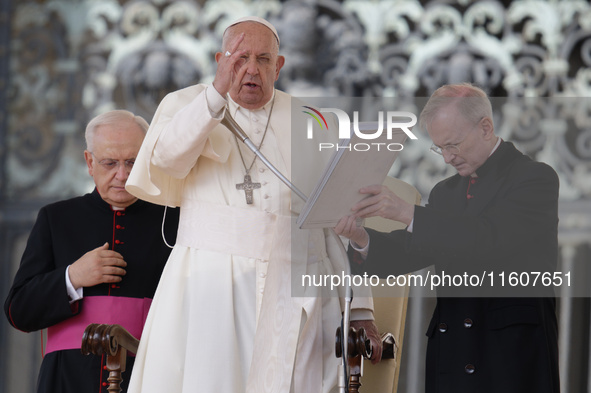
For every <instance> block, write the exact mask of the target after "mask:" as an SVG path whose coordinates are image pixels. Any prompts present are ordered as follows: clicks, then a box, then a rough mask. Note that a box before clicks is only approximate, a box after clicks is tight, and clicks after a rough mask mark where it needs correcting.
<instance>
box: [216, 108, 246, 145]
mask: <svg viewBox="0 0 591 393" xmlns="http://www.w3.org/2000/svg"><path fill="white" fill-rule="evenodd" d="M221 123H222V124H223V125H225V126H226V128H227V129H228V130H230V131H231V132H232V134H234V135H236V137H237V138H238V139H240V141H241V142H243V143H246V140H247V139H249V138H248V135H246V133H245V132H244V131H243V130H242V128H240V126H239V125H238V123H236V120H234V118H233V117H232V116H231V115H230V111H229V110H227V109H226V110H225V111H224V118H223V119H222V122H221Z"/></svg>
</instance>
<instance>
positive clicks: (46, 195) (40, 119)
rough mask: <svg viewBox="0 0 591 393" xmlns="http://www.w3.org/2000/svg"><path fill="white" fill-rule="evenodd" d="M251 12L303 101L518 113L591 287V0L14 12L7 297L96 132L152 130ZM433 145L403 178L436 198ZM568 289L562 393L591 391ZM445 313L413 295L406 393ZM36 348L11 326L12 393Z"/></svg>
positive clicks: (193, 4) (565, 262)
mask: <svg viewBox="0 0 591 393" xmlns="http://www.w3.org/2000/svg"><path fill="white" fill-rule="evenodd" d="M244 15H259V16H263V17H266V18H267V19H269V20H270V21H272V22H273V23H274V24H275V25H276V26H277V28H278V30H279V34H280V37H281V52H282V54H283V55H285V56H286V58H287V62H286V65H285V67H284V68H283V70H282V73H281V76H280V80H279V82H278V87H279V88H281V89H283V90H286V91H288V92H290V93H292V94H293V95H295V96H299V97H336V96H339V97H346V96H355V97H370V98H371V97H375V99H377V100H379V99H380V97H388V99H389V100H390V99H393V100H400V102H406V100H408V99H410V98H412V97H426V96H428V95H429V94H430V93H431V92H432V91H433V90H434V89H435V88H437V87H438V86H440V85H442V84H444V83H451V82H463V81H468V82H474V83H477V84H479V85H480V86H482V87H483V88H485V90H487V91H488V92H489V94H490V95H491V96H493V97H506V100H505V101H507V100H509V101H510V102H511V103H517V104H509V105H504V106H499V107H498V112H496V114H495V116H496V118H495V122H496V126H497V131H498V134H499V135H500V136H502V137H503V138H504V139H506V140H509V141H512V142H514V143H515V144H516V145H517V146H518V147H519V148H520V149H521V150H522V151H524V152H526V153H527V154H529V155H530V156H532V157H533V158H535V159H537V160H540V161H544V162H547V163H548V164H550V165H552V166H553V167H554V168H555V169H556V171H557V172H558V173H559V176H560V180H561V194H560V233H559V241H560V246H561V255H560V264H561V269H562V270H566V269H569V270H572V271H573V275H574V276H576V277H577V279H579V280H583V281H584V282H587V281H588V279H589V278H590V277H591V272H590V268H589V267H588V265H589V262H590V261H591V250H590V246H591V203H590V200H591V123H590V118H591V104H590V102H591V6H590V5H589V3H588V2H587V1H584V0H582V1H578V0H565V1H558V0H546V1H534V0H522V1H475V0H456V1H454V0H441V1H436V0H433V1H412V0H375V1H371V0H370V1H365V0H343V1H337V0H307V1H304V0H302V1H278V0H276V1H255V0H252V1H233V0H215V1H214V0H209V1H208V0H198V1H184V0H177V1H171V0H128V1H126V0H120V1H115V0H51V1H43V0H35V1H33V0H18V1H16V0H0V295H1V298H2V300H3V299H5V297H6V294H7V292H8V289H9V287H10V285H11V283H12V279H13V277H14V274H15V272H16V269H17V267H18V263H19V260H20V255H21V253H22V251H23V248H24V244H25V242H26V239H27V237H28V233H29V230H30V228H31V226H32V224H33V222H34V220H35V217H36V214H37V211H38V209H39V208H40V207H41V206H42V205H45V204H46V203H49V202H53V201H55V200H58V199H63V198H68V197H72V196H75V195H79V194H81V193H84V192H87V191H89V190H90V189H91V187H92V179H91V178H90V177H89V176H88V174H87V171H86V167H85V164H84V161H83V155H82V151H83V149H84V128H85V125H86V123H87V122H88V120H89V119H90V118H92V117H93V116H94V115H96V114H98V113H100V112H103V111H105V110H108V109H114V108H125V109H129V110H131V111H133V112H136V113H137V114H140V115H142V116H144V117H145V118H146V119H147V120H148V121H149V120H150V119H151V118H152V115H153V113H154V110H155V108H156V106H157V104H158V103H159V101H160V100H161V99H162V98H163V96H164V95H165V94H166V93H168V92H170V91H173V90H176V89H179V88H182V87H185V86H189V85H191V84H194V83H197V82H208V81H211V80H212V79H213V76H214V74H215V63H214V61H213V55H214V53H215V52H216V51H217V50H218V49H219V47H220V44H221V40H220V38H221V33H222V31H223V29H224V28H225V27H226V26H227V24H228V22H229V21H231V20H234V19H236V18H238V17H240V16H244ZM526 98H527V99H526ZM530 98H534V99H535V98H542V99H537V100H534V101H533V102H534V104H528V102H532V101H530V100H529V99H530ZM429 145H430V143H429V142H428V138H422V140H421V139H419V141H417V142H416V143H408V144H407V147H406V148H405V150H404V152H405V154H402V155H400V157H399V159H398V161H397V163H396V165H395V167H394V168H393V169H392V175H394V176H397V177H399V178H401V179H403V180H405V181H407V182H410V183H411V184H413V185H415V186H416V187H417V188H418V189H419V191H420V192H421V193H422V194H423V199H424V200H426V199H427V197H428V192H429V190H430V189H431V187H432V186H433V185H434V184H435V183H436V182H437V181H438V180H440V179H442V178H443V177H445V176H447V175H449V174H451V173H452V170H453V169H450V168H446V167H445V165H444V163H443V161H442V160H441V159H439V158H438V157H436V156H434V155H432V154H429V153H428V147H429ZM413 290H414V291H419V289H413ZM414 295H418V293H414ZM561 295H562V296H561V298H560V302H559V304H560V309H559V318H560V329H561V330H560V345H561V373H562V382H561V383H562V388H563V392H564V393H580V392H591V387H590V386H591V379H590V378H589V374H590V371H591V362H590V361H589V360H590V345H591V342H590V323H591V312H590V311H591V303H590V299H589V296H578V294H574V295H577V296H575V297H573V294H569V293H568V291H564V292H562V293H561ZM433 301H434V300H433V299H432V298H423V297H420V296H413V297H412V298H411V299H410V302H409V311H408V312H409V314H408V318H407V327H406V340H405V347H404V353H403V356H402V359H403V366H402V370H401V382H400V391H403V392H408V393H419V392H422V391H423V390H424V387H423V372H424V364H423V359H424V350H425V342H426V340H425V337H424V332H425V331H426V323H427V321H428V318H429V316H430V314H431V310H432V307H433ZM40 338H41V335H40V334H38V333H35V334H24V333H21V332H18V331H16V330H14V329H12V328H10V326H9V325H8V323H7V322H6V320H5V319H4V318H1V321H0V353H1V354H2V356H0V381H1V382H0V393H16V392H19V393H21V392H25V393H26V392H33V391H34V386H35V381H36V377H37V372H38V367H39V363H40V360H41V354H40V352H41V344H40Z"/></svg>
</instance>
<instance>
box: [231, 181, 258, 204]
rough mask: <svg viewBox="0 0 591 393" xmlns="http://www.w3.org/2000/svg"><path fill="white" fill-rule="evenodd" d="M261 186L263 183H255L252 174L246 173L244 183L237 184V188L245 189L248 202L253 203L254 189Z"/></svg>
mask: <svg viewBox="0 0 591 393" xmlns="http://www.w3.org/2000/svg"><path fill="white" fill-rule="evenodd" d="M257 188H261V183H253V182H252V180H251V179H250V175H249V174H246V175H244V183H239V184H236V189H237V190H244V195H245V196H246V203H247V204H249V205H252V190H254V189H257Z"/></svg>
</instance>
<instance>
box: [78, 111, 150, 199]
mask: <svg viewBox="0 0 591 393" xmlns="http://www.w3.org/2000/svg"><path fill="white" fill-rule="evenodd" d="M144 135H145V134H144V132H143V130H142V129H141V128H140V127H139V126H138V125H137V124H135V122H133V121H125V122H121V123H118V124H113V125H102V126H99V127H98V128H97V129H96V131H95V134H94V141H93V143H94V146H93V151H92V152H90V151H88V150H86V151H84V158H85V159H86V165H87V166H88V173H89V174H90V175H91V176H92V177H93V178H94V184H95V185H96V188H97V189H98V191H99V193H100V195H101V197H102V198H103V200H104V201H105V202H107V203H109V204H110V205H113V206H116V207H127V206H129V205H131V204H132V203H134V202H135V201H136V200H137V198H136V197H134V196H133V195H131V194H130V193H128V192H127V191H126V190H125V182H126V181H127V178H128V177H129V172H131V168H132V167H133V163H134V162H135V158H136V156H137V153H138V151H139V150H140V146H141V145H142V141H143V139H144Z"/></svg>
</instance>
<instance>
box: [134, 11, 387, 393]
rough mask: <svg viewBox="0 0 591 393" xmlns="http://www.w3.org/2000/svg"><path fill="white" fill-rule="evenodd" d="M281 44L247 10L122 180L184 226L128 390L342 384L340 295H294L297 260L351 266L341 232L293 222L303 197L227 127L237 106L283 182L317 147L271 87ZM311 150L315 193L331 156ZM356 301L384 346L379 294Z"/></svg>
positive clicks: (317, 267)
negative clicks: (204, 80)
mask: <svg viewBox="0 0 591 393" xmlns="http://www.w3.org/2000/svg"><path fill="white" fill-rule="evenodd" d="M278 51H279V37H278V34H277V31H276V30H275V28H274V27H273V26H272V25H271V24H270V23H269V22H267V21H266V20H264V19H261V18H257V17H247V18H242V19H239V20H238V21H236V22H234V23H233V24H232V25H230V27H228V28H227V29H226V31H225V32H224V36H223V42H222V51H221V52H218V53H216V55H215V59H216V62H217V64H218V68H217V72H216V76H215V79H214V81H213V83H212V84H199V85H195V86H191V87H188V88H185V89H182V90H180V91H177V92H174V93H171V94H169V95H167V96H166V97H165V98H164V100H163V101H162V102H161V103H160V105H159V107H158V109H157V111H156V113H155V115H154V119H153V121H152V124H151V126H150V129H149V131H148V135H147V136H146V139H145V141H144V144H143V145H142V148H141V150H140V153H139V155H138V158H137V160H136V164H135V166H134V169H133V171H132V173H131V175H130V177H129V180H128V182H127V189H128V191H129V192H130V193H132V194H134V195H136V196H138V197H139V198H142V199H145V200H148V201H152V202H155V203H159V204H162V205H168V206H180V207H181V210H180V223H179V230H178V237H177V241H176V245H175V247H174V249H173V251H172V253H171V255H170V258H169V260H168V262H167V265H166V268H165V270H164V273H163V275H162V278H161V280H160V284H159V287H158V290H157V292H156V295H155V298H154V301H153V303H152V307H151V308H150V312H149V314H148V318H147V321H146V325H145V328H144V331H143V333H142V337H141V341H140V347H139V351H138V354H137V359H136V362H135V366H134V369H133V372H132V376H131V381H130V388H129V392H134V393H139V392H143V393H146V392H148V393H151V392H154V393H156V392H158V393H161V392H167V393H181V392H184V393H188V392H195V391H196V389H197V390H199V391H202V392H224V393H241V392H253V393H264V392H269V393H282V392H285V393H289V392H302V393H303V392H305V393H318V392H330V391H335V390H336V385H337V368H338V364H339V361H340V360H339V359H337V358H336V356H335V354H334V337H335V331H336V328H337V327H338V326H339V325H340V320H341V312H342V306H341V305H342V302H341V301H339V299H338V298H335V297H293V296H292V293H291V272H292V265H294V264H300V266H299V267H297V269H298V271H314V272H325V273H331V272H336V271H338V272H340V271H341V270H342V267H343V266H345V265H346V264H347V263H348V262H347V261H346V260H343V258H342V254H340V253H339V251H340V250H339V249H338V247H340V246H341V245H340V244H338V243H337V242H338V238H336V240H333V239H335V238H332V237H330V236H328V234H327V232H325V231H323V230H322V229H315V230H300V229H295V227H294V226H293V222H294V220H295V218H296V217H297V214H298V213H299V211H298V209H299V208H300V207H301V206H302V203H301V201H299V200H297V201H296V200H292V198H291V191H290V189H289V188H288V187H286V186H285V185H284V184H283V183H282V182H281V181H280V180H279V179H278V178H277V177H276V176H275V175H274V174H273V173H272V172H271V171H270V170H269V169H268V168H267V167H266V166H265V165H264V164H263V163H262V162H261V161H260V159H258V158H256V156H255V155H254V154H253V153H252V152H251V151H249V150H248V148H246V146H244V145H242V143H241V142H240V141H239V140H237V138H236V137H235V136H234V135H233V134H232V133H231V132H230V131H229V130H228V129H227V128H226V127H225V126H223V125H222V124H220V122H221V120H222V118H223V117H224V114H225V111H229V113H230V114H231V116H232V117H233V118H234V119H235V120H236V122H237V123H238V124H239V125H240V126H241V128H242V129H243V130H244V131H245V132H246V134H247V135H248V136H249V138H250V139H251V141H252V142H253V143H254V144H255V145H256V146H257V147H258V148H259V149H260V151H261V152H262V153H263V154H264V155H265V156H266V158H267V159H268V160H269V161H270V162H271V163H273V165H274V166H275V167H276V168H277V169H279V170H280V171H281V172H282V173H283V174H284V175H285V176H286V177H288V178H290V176H291V152H292V151H293V152H297V153H298V154H301V153H304V154H305V152H306V149H307V150H310V148H311V147H313V146H318V144H317V143H314V142H313V141H307V142H306V143H307V145H306V146H304V145H302V146H293V145H292V144H293V143H292V141H291V135H290V131H291V130H290V128H291V127H290V123H291V122H290V119H291V116H292V114H291V107H290V105H291V97H290V96H289V95H288V94H286V93H284V92H281V91H278V90H275V88H274V83H275V81H276V80H277V78H278V76H279V71H280V70H281V67H282V66H283V64H284V61H285V59H284V57H283V56H279V54H278ZM294 115H295V114H294ZM318 134H320V133H318ZM323 135H326V134H323ZM319 137H324V138H326V136H322V135H321V136H319ZM314 160H315V159H314V158H313V157H311V158H306V159H303V160H300V161H302V165H308V164H309V165H310V179H309V183H310V184H298V185H296V186H297V187H299V188H300V189H302V190H304V191H305V192H308V193H309V192H310V191H311V190H312V188H313V186H314V184H315V182H316V178H317V176H318V175H319V174H318V173H317V172H318V168H323V166H324V163H319V162H314ZM298 165H299V164H298ZM298 170H299V169H298ZM315 171H316V172H315ZM251 183H253V184H251ZM249 184H250V186H248V185H249ZM249 189H250V190H249ZM294 242H295V243H297V244H293V243H294ZM292 248H293V250H294V251H293V252H292ZM302 249H303V250H302ZM298 255H299V256H298ZM301 255H303V257H302V256H301ZM335 255H336V256H335ZM302 269H303V270H302ZM356 300H358V304H357V305H356V304H355V300H354V303H353V304H354V306H353V310H352V313H351V315H352V319H353V320H354V321H353V322H352V326H356V327H360V326H364V327H365V328H366V329H367V330H368V332H369V334H368V335H369V336H370V338H372V341H374V343H377V342H378V341H377V340H379V338H377V329H375V325H374V324H373V311H372V302H371V298H365V299H356ZM380 353H381V348H379V349H378V350H377V351H376V352H375V354H374V359H372V360H373V361H377V359H379V357H380V356H381V354H380Z"/></svg>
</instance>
